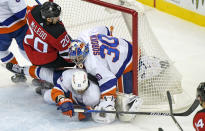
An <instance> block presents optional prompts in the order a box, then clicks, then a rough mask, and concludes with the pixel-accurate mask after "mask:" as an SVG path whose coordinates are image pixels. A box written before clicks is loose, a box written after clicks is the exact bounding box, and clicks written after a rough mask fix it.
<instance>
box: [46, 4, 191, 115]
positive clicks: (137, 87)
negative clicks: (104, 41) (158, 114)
mask: <svg viewBox="0 0 205 131" xmlns="http://www.w3.org/2000/svg"><path fill="white" fill-rule="evenodd" d="M50 1H54V2H56V3H57V4H59V5H60V6H61V7H62V15H61V19H62V21H63V23H64V25H65V27H66V29H67V31H68V33H69V34H70V35H71V37H72V38H76V37H77V35H78V34H79V33H80V32H81V31H83V30H85V29H89V28H93V27H95V26H99V25H106V26H108V27H110V26H114V31H113V36H115V37H121V38H124V39H126V40H128V41H132V43H133V52H134V53H133V60H134V63H133V74H134V75H133V77H134V78H133V85H134V87H133V88H134V90H133V93H134V94H136V95H139V96H140V97H141V98H143V100H144V102H143V109H152V110H154V109H156V110H160V111H161V110H167V109H169V108H168V101H167V96H166V91H167V90H169V91H170V92H171V94H172V96H173V104H178V101H177V102H176V99H175V98H176V96H177V95H179V96H180V97H182V96H183V94H184V92H183V89H182V87H181V75H180V73H179V72H178V71H177V69H176V68H175V66H174V64H173V62H172V61H171V60H170V59H169V57H168V56H167V54H166V53H165V52H164V50H163V49H162V48H161V46H160V43H159V42H158V40H157V39H156V37H155V36H154V33H153V32H152V30H151V28H150V25H149V23H148V20H147V18H146V13H145V11H144V8H143V5H141V4H140V3H138V2H136V1H135V0H50ZM143 56H146V57H148V58H151V59H157V60H159V61H160V60H162V61H163V62H164V61H165V64H166V68H165V69H164V70H161V69H159V68H157V67H156V68H151V69H153V70H154V71H153V70H147V72H140V70H139V69H140V68H149V67H146V66H147V65H149V64H151V63H150V62H149V61H147V62H146V59H144V63H145V65H144V63H140V60H139V59H138V58H141V57H143ZM146 57H145V58H146ZM147 60H150V59H147ZM146 63H147V64H146ZM167 63H168V64H167ZM140 66H144V67H140ZM143 75H147V77H146V76H145V79H143V78H142V77H143ZM137 76H138V77H137ZM125 88H126V87H125ZM183 97H184V96H183ZM189 103H190V102H189ZM186 104H188V103H187V102H182V104H181V105H177V106H173V107H174V108H175V109H180V108H183V107H185V106H186ZM187 106H188V105H187Z"/></svg>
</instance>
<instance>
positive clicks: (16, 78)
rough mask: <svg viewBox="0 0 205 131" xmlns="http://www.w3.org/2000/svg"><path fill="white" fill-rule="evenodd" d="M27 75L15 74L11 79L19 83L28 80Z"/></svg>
mask: <svg viewBox="0 0 205 131" xmlns="http://www.w3.org/2000/svg"><path fill="white" fill-rule="evenodd" d="M26 80H27V79H26V77H25V75H23V74H15V75H14V76H12V77H11V81H12V82H14V83H19V82H26Z"/></svg>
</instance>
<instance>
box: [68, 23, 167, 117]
mask: <svg viewBox="0 0 205 131" xmlns="http://www.w3.org/2000/svg"><path fill="white" fill-rule="evenodd" d="M110 34H111V32H110V31H109V29H108V28H107V27H106V26H100V27H97V28H94V29H90V30H87V31H84V32H82V33H81V34H80V35H79V37H78V39H77V40H74V41H73V42H72V43H71V45H70V48H69V56H70V59H71V60H73V62H75V63H76V65H77V66H78V67H80V68H83V67H84V68H85V69H86V71H87V72H88V73H90V74H91V75H93V76H95V77H96V78H97V79H98V83H99V88H100V93H101V101H106V100H107V98H110V97H113V99H112V100H111V102H110V105H111V107H113V108H106V106H107V107H108V105H106V106H104V105H103V104H102V105H101V104H99V105H98V106H96V107H95V109H97V110H99V109H102V110H116V109H117V110H119V111H137V110H139V108H140V105H141V104H142V99H141V98H139V97H137V96H135V95H132V92H133V91H132V90H133V89H132V88H133V85H132V53H133V52H132V44H131V43H130V42H129V41H127V40H125V39H122V38H116V37H113V36H111V35H110ZM168 66H169V63H168V62H166V60H165V61H162V60H160V59H158V58H156V57H148V56H140V57H139V80H142V79H144V80H145V79H149V78H152V77H154V76H156V75H159V74H160V73H161V72H162V71H163V70H165V69H166V68H167V67H168ZM122 77H123V78H122ZM122 79H123V81H121V80H122ZM117 88H118V89H117ZM117 90H118V91H119V92H120V93H117ZM116 98H117V99H116ZM115 99H116V102H114V101H115ZM111 103H112V104H111ZM115 103H116V105H115ZM130 103H132V104H131V106H128V105H130ZM115 107H116V109H115ZM95 115H96V119H97V120H99V121H100V119H103V118H100V117H101V116H100V115H99V114H98V113H96V114H95ZM93 116H94V115H93ZM118 117H119V119H120V120H122V121H131V120H132V119H134V117H135V115H123V114H120V115H119V116H118Z"/></svg>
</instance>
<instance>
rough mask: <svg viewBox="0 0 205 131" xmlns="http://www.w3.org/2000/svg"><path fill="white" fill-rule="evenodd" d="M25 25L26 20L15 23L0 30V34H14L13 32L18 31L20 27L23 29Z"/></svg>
mask: <svg viewBox="0 0 205 131" xmlns="http://www.w3.org/2000/svg"><path fill="white" fill-rule="evenodd" d="M25 24H26V19H24V20H21V21H19V22H17V23H16V24H14V25H12V26H11V27H8V28H0V34H8V33H11V32H14V31H16V30H18V29H20V28H21V27H23V26H24V25H25Z"/></svg>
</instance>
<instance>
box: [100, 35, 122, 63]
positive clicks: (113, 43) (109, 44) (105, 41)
mask: <svg viewBox="0 0 205 131" xmlns="http://www.w3.org/2000/svg"><path fill="white" fill-rule="evenodd" d="M98 40H100V41H101V42H102V45H101V46H100V56H101V57H102V58H105V55H106V54H108V55H111V54H112V53H113V54H114V57H113V59H112V62H116V61H118V60H119V55H120V52H119V50H118V49H117V48H116V47H117V46H118V45H119V41H118V39H117V38H115V37H108V36H106V35H102V34H99V35H98ZM105 50H107V51H105ZM105 52H106V53H105Z"/></svg>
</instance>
